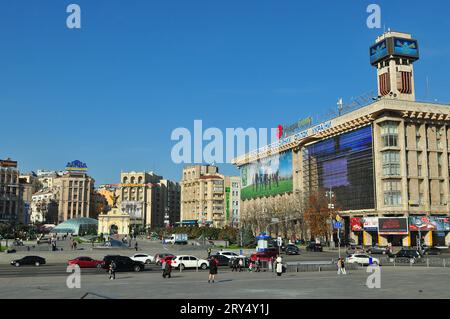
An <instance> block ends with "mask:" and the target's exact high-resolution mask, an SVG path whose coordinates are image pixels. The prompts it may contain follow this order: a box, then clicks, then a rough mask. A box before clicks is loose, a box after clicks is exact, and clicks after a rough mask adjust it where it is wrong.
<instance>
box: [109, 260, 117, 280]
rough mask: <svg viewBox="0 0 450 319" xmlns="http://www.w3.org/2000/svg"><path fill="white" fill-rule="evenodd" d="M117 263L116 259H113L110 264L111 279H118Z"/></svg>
mask: <svg viewBox="0 0 450 319" xmlns="http://www.w3.org/2000/svg"><path fill="white" fill-rule="evenodd" d="M116 268H117V266H116V263H115V262H114V260H111V263H110V264H109V279H110V280H115V279H116Z"/></svg>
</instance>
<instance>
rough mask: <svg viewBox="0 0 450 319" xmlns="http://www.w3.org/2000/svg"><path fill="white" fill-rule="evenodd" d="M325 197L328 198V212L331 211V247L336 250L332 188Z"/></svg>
mask: <svg viewBox="0 0 450 319" xmlns="http://www.w3.org/2000/svg"><path fill="white" fill-rule="evenodd" d="M325 195H326V196H327V198H328V210H329V211H330V221H331V223H330V227H331V232H330V247H332V248H334V238H333V232H334V230H333V216H332V211H333V210H334V204H333V203H332V201H333V198H334V192H333V190H332V188H331V187H330V190H329V191H327V192H326V193H325Z"/></svg>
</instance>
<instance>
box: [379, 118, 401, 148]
mask: <svg viewBox="0 0 450 319" xmlns="http://www.w3.org/2000/svg"><path fill="white" fill-rule="evenodd" d="M381 138H382V141H383V146H384V147H389V146H394V147H396V146H397V145H398V143H397V141H398V124H397V123H396V122H385V123H382V124H381Z"/></svg>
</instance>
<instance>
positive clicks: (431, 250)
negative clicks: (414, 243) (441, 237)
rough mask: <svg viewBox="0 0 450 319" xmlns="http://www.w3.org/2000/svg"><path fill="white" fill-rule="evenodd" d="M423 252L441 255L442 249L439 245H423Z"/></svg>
mask: <svg viewBox="0 0 450 319" xmlns="http://www.w3.org/2000/svg"><path fill="white" fill-rule="evenodd" d="M422 253H423V254H424V255H440V254H442V251H441V250H440V249H439V248H437V247H423V251H422Z"/></svg>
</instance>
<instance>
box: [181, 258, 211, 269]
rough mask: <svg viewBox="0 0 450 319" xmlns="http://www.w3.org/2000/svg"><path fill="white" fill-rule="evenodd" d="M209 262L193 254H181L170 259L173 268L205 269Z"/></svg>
mask: <svg viewBox="0 0 450 319" xmlns="http://www.w3.org/2000/svg"><path fill="white" fill-rule="evenodd" d="M208 265H209V262H208V261H207V260H206V259H199V258H197V257H195V256H189V255H181V256H177V257H175V258H174V259H172V267H174V268H181V269H185V268H197V267H198V268H201V269H207V268H208Z"/></svg>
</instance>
